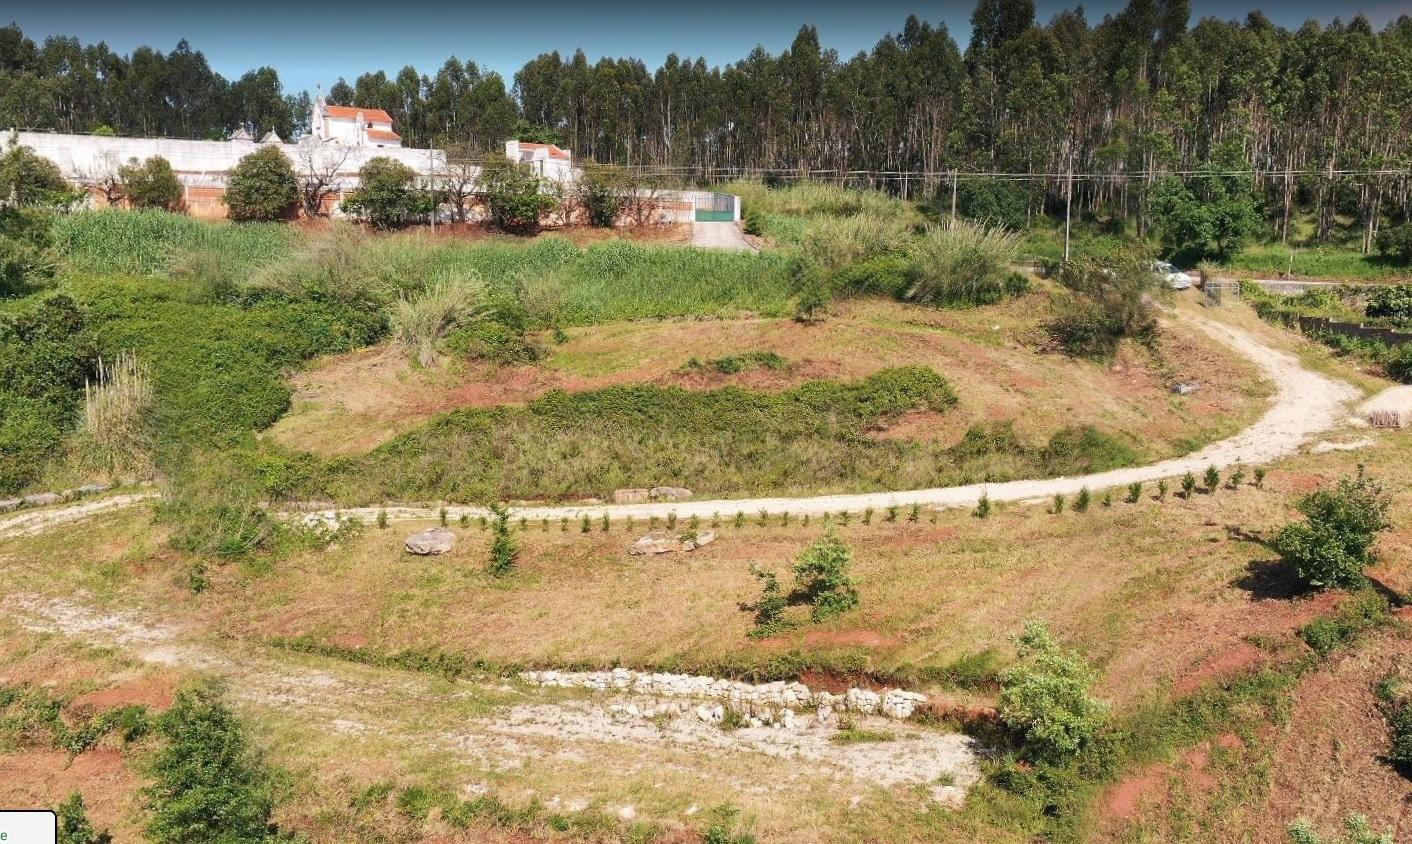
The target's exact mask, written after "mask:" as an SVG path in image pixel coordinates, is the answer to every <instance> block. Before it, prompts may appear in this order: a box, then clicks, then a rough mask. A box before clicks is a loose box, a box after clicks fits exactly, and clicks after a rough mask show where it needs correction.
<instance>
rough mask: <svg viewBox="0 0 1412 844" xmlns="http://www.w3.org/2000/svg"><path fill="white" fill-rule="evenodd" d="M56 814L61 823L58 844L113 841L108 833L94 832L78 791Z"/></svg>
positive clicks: (103, 843)
mask: <svg viewBox="0 0 1412 844" xmlns="http://www.w3.org/2000/svg"><path fill="white" fill-rule="evenodd" d="M55 814H56V815H57V816H58V822H59V837H58V844H106V842H109V841H112V840H113V839H112V836H110V835H108V833H106V832H104V833H102V834H101V835H100V834H99V833H98V832H97V831H96V830H94V828H93V824H92V823H90V822H89V820H88V811H87V809H86V808H85V807H84V805H83V795H82V794H80V793H78V792H77V791H75V792H73V793H71V794H69V796H68V798H67V799H65V800H64V802H62V803H60V804H59V808H58V809H57V810H56V811H55Z"/></svg>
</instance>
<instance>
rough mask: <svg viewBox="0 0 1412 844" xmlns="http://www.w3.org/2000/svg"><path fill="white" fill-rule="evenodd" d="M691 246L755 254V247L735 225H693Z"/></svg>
mask: <svg viewBox="0 0 1412 844" xmlns="http://www.w3.org/2000/svg"><path fill="white" fill-rule="evenodd" d="M691 245H692V246H700V247H701V248H703V249H727V250H730V251H733V252H754V251H755V247H753V246H751V245H750V244H749V243H748V242H747V241H746V240H745V235H743V234H741V233H740V226H739V225H737V224H735V223H692V224H691Z"/></svg>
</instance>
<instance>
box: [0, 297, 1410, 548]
mask: <svg viewBox="0 0 1412 844" xmlns="http://www.w3.org/2000/svg"><path fill="white" fill-rule="evenodd" d="M1183 318H1185V319H1190V320H1192V321H1193V322H1194V323H1195V324H1196V325H1197V326H1198V327H1199V328H1201V330H1203V331H1205V332H1206V333H1207V334H1209V335H1210V336H1211V337H1212V339H1214V340H1216V341H1217V342H1219V343H1221V344H1223V345H1225V346H1227V347H1228V348H1230V349H1231V350H1232V351H1234V352H1236V353H1238V354H1241V355H1244V356H1245V357H1247V358H1249V359H1250V360H1251V361H1252V362H1254V363H1255V365H1256V366H1257V367H1258V368H1259V369H1260V371H1261V373H1262V374H1263V375H1264V376H1265V377H1266V378H1268V379H1269V380H1270V381H1272V382H1273V383H1274V384H1275V387H1276V394H1275V397H1274V399H1273V400H1272V402H1271V405H1270V408H1269V410H1267V411H1266V412H1265V415H1264V416H1262V417H1261V418H1260V419H1259V420H1258V421H1257V422H1256V423H1255V424H1253V425H1251V426H1250V427H1249V428H1246V429H1245V430H1243V431H1241V432H1240V433H1238V434H1236V435H1235V436H1232V437H1229V438H1227V439H1224V440H1219V441H1217V442H1214V443H1211V444H1210V445H1207V446H1206V447H1205V448H1203V449H1201V450H1199V451H1196V452H1193V453H1192V454H1188V455H1186V456H1184V457H1177V458H1173V459H1171V460H1164V461H1161V462H1159V463H1152V464H1149V465H1146V466H1134V467H1129V468H1125V469H1114V470H1112V471H1109V472H1099V473H1096V474H1091V475H1082V476H1079V477H1073V478H1049V479H1045V480H1025V481H1008V482H1006V483H993V484H986V483H981V484H970V485H968V486H955V487H937V488H933V489H913V490H899V491H893V492H871V493H858V494H846V495H816V496H803V497H793V498H723V499H714V500H705V501H678V502H657V503H650V504H570V505H562V506H553V507H534V506H529V507H512V508H510V510H511V513H512V514H513V516H514V517H516V518H519V517H524V518H526V519H529V520H539V519H555V520H557V519H561V518H569V519H579V518H582V517H583V516H584V515H587V516H589V518H593V519H596V518H599V517H600V516H602V515H603V514H605V513H606V514H608V516H609V517H610V518H612V519H626V518H628V517H632V518H634V519H651V518H652V517H654V516H656V517H658V518H666V517H667V516H668V515H669V514H671V513H675V514H676V515H677V516H678V517H679V518H690V517H691V516H698V517H701V518H710V517H712V516H713V515H716V514H720V515H732V514H734V513H736V512H744V513H749V514H754V513H758V512H760V511H761V510H764V511H767V512H770V513H785V512H788V513H790V514H792V515H798V516H802V515H804V514H809V515H814V516H819V515H823V514H825V513H839V512H842V511H845V510H846V511H848V512H855V513H856V512H861V511H863V510H864V509H866V508H869V507H871V508H873V509H875V510H882V509H885V508H887V507H891V506H898V507H907V506H910V505H912V504H917V505H920V506H925V507H939V508H951V507H974V506H975V505H976V502H977V501H979V499H980V497H981V496H982V495H987V496H989V498H990V500H991V501H996V502H1000V501H1020V502H1030V501H1047V500H1049V499H1050V498H1052V497H1053V496H1054V495H1056V494H1063V495H1073V494H1075V493H1077V492H1079V491H1080V490H1081V489H1083V488H1084V487H1088V488H1089V489H1090V490H1092V491H1095V492H1097V491H1100V490H1103V489H1112V488H1115V487H1123V486H1126V485H1128V484H1131V483H1147V482H1150V481H1155V480H1158V479H1161V478H1172V477H1176V476H1180V475H1184V474H1186V473H1187V472H1191V473H1193V474H1200V473H1201V472H1203V471H1204V470H1205V469H1206V467H1207V466H1215V467H1217V468H1218V469H1219V468H1223V467H1226V466H1232V465H1235V464H1237V463H1239V464H1243V465H1248V466H1249V465H1258V464H1261V463H1269V462H1271V461H1274V460H1277V459H1279V458H1281V457H1285V456H1287V455H1290V454H1293V453H1295V452H1296V451H1298V450H1299V449H1300V448H1301V447H1302V446H1303V445H1304V444H1305V443H1306V442H1307V441H1308V440H1309V439H1310V438H1311V437H1312V436H1314V435H1315V434H1320V433H1323V432H1325V431H1328V430H1330V429H1331V428H1334V427H1336V426H1337V425H1338V424H1339V423H1340V422H1341V421H1342V420H1344V419H1345V418H1347V416H1348V404H1349V403H1350V402H1352V401H1353V400H1354V399H1356V398H1358V396H1359V392H1358V390H1357V389H1355V388H1354V387H1353V386H1352V385H1350V384H1348V383H1345V382H1343V381H1339V380H1336V379H1334V378H1329V377H1327V376H1324V375H1320V374H1319V373H1317V372H1313V371H1311V370H1308V369H1305V368H1304V367H1303V366H1301V365H1300V363H1299V361H1298V360H1297V359H1296V358H1295V357H1294V356H1293V355H1290V354H1287V353H1285V352H1281V351H1278V350H1276V349H1273V348H1271V347H1270V346H1267V345H1265V344H1264V343H1262V342H1260V340H1259V339H1257V338H1256V337H1255V336H1254V335H1252V334H1250V333H1249V332H1246V331H1243V330H1241V329H1239V328H1235V327H1233V326H1229V325H1225V324H1223V323H1218V322H1215V321H1213V320H1208V319H1203V318H1199V317H1183ZM1393 389H1396V388H1393ZM156 495H157V493H155V492H149V493H137V494H132V495H118V496H113V497H112V498H105V499H99V500H96V501H91V502H85V503H83V504H76V505H73V506H71V507H61V508H54V509H48V510H41V511H35V512H33V513H24V514H21V515H19V516H12V517H10V518H8V519H5V520H0V538H4V537H6V536H29V535H33V534H36V533H40V532H42V531H43V530H45V529H47V528H49V527H51V526H54V525H59V524H64V523H67V522H72V521H76V520H78V519H82V518H86V517H87V516H89V515H92V514H94V513H100V512H104V511H107V510H113V509H116V508H119V507H126V506H130V505H133V504H137V503H140V502H142V501H145V500H148V499H151V498H154V497H155V496H156ZM440 510H441V508H440V507H397V506H392V507H355V508H349V509H340V510H316V511H302V512H300V513H299V514H298V515H300V516H301V517H304V518H311V519H324V520H327V521H334V520H337V519H341V518H358V519H362V520H363V521H365V522H372V521H373V520H375V519H376V518H377V517H378V514H379V513H380V512H385V513H386V514H387V519H388V521H394V522H404V521H424V520H427V519H435V518H438V516H439V514H440ZM446 511H447V515H448V517H450V518H453V519H454V518H460V516H461V515H462V514H466V515H468V516H470V517H471V518H478V517H480V516H483V515H488V511H487V510H486V509H485V508H482V507H463V506H448V507H447V508H446Z"/></svg>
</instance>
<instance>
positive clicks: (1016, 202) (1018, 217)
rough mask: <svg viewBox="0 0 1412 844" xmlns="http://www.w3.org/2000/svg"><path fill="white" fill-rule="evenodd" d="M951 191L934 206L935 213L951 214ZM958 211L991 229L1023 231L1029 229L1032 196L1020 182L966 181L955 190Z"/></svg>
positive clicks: (943, 195)
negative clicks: (996, 227)
mask: <svg viewBox="0 0 1412 844" xmlns="http://www.w3.org/2000/svg"><path fill="white" fill-rule="evenodd" d="M950 203H951V195H950V191H947V190H944V189H943V190H942V191H941V192H940V193H938V194H937V196H936V199H935V200H933V202H932V207H933V209H934V213H937V214H940V213H948V214H949V213H950ZM956 210H957V212H958V213H960V214H961V215H962V216H964V217H969V218H971V219H972V220H977V221H979V222H981V223H984V224H986V225H989V226H1004V227H1005V228H1007V229H1010V230H1011V231H1021V230H1023V229H1024V228H1026V227H1027V226H1028V225H1029V196H1028V195H1027V193H1026V190H1025V188H1024V187H1023V186H1021V185H1020V184H1019V183H1018V182H1012V181H1008V180H1001V179H967V180H965V181H963V182H960V183H959V184H958V185H957V186H956Z"/></svg>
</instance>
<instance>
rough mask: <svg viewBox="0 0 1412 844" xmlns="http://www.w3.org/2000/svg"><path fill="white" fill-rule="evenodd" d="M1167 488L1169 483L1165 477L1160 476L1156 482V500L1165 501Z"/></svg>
mask: <svg viewBox="0 0 1412 844" xmlns="http://www.w3.org/2000/svg"><path fill="white" fill-rule="evenodd" d="M1169 488H1170V485H1169V484H1168V483H1167V479H1166V478H1162V479H1161V480H1159V481H1158V482H1157V500H1158V501H1166V500H1167V490H1168V489H1169Z"/></svg>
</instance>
